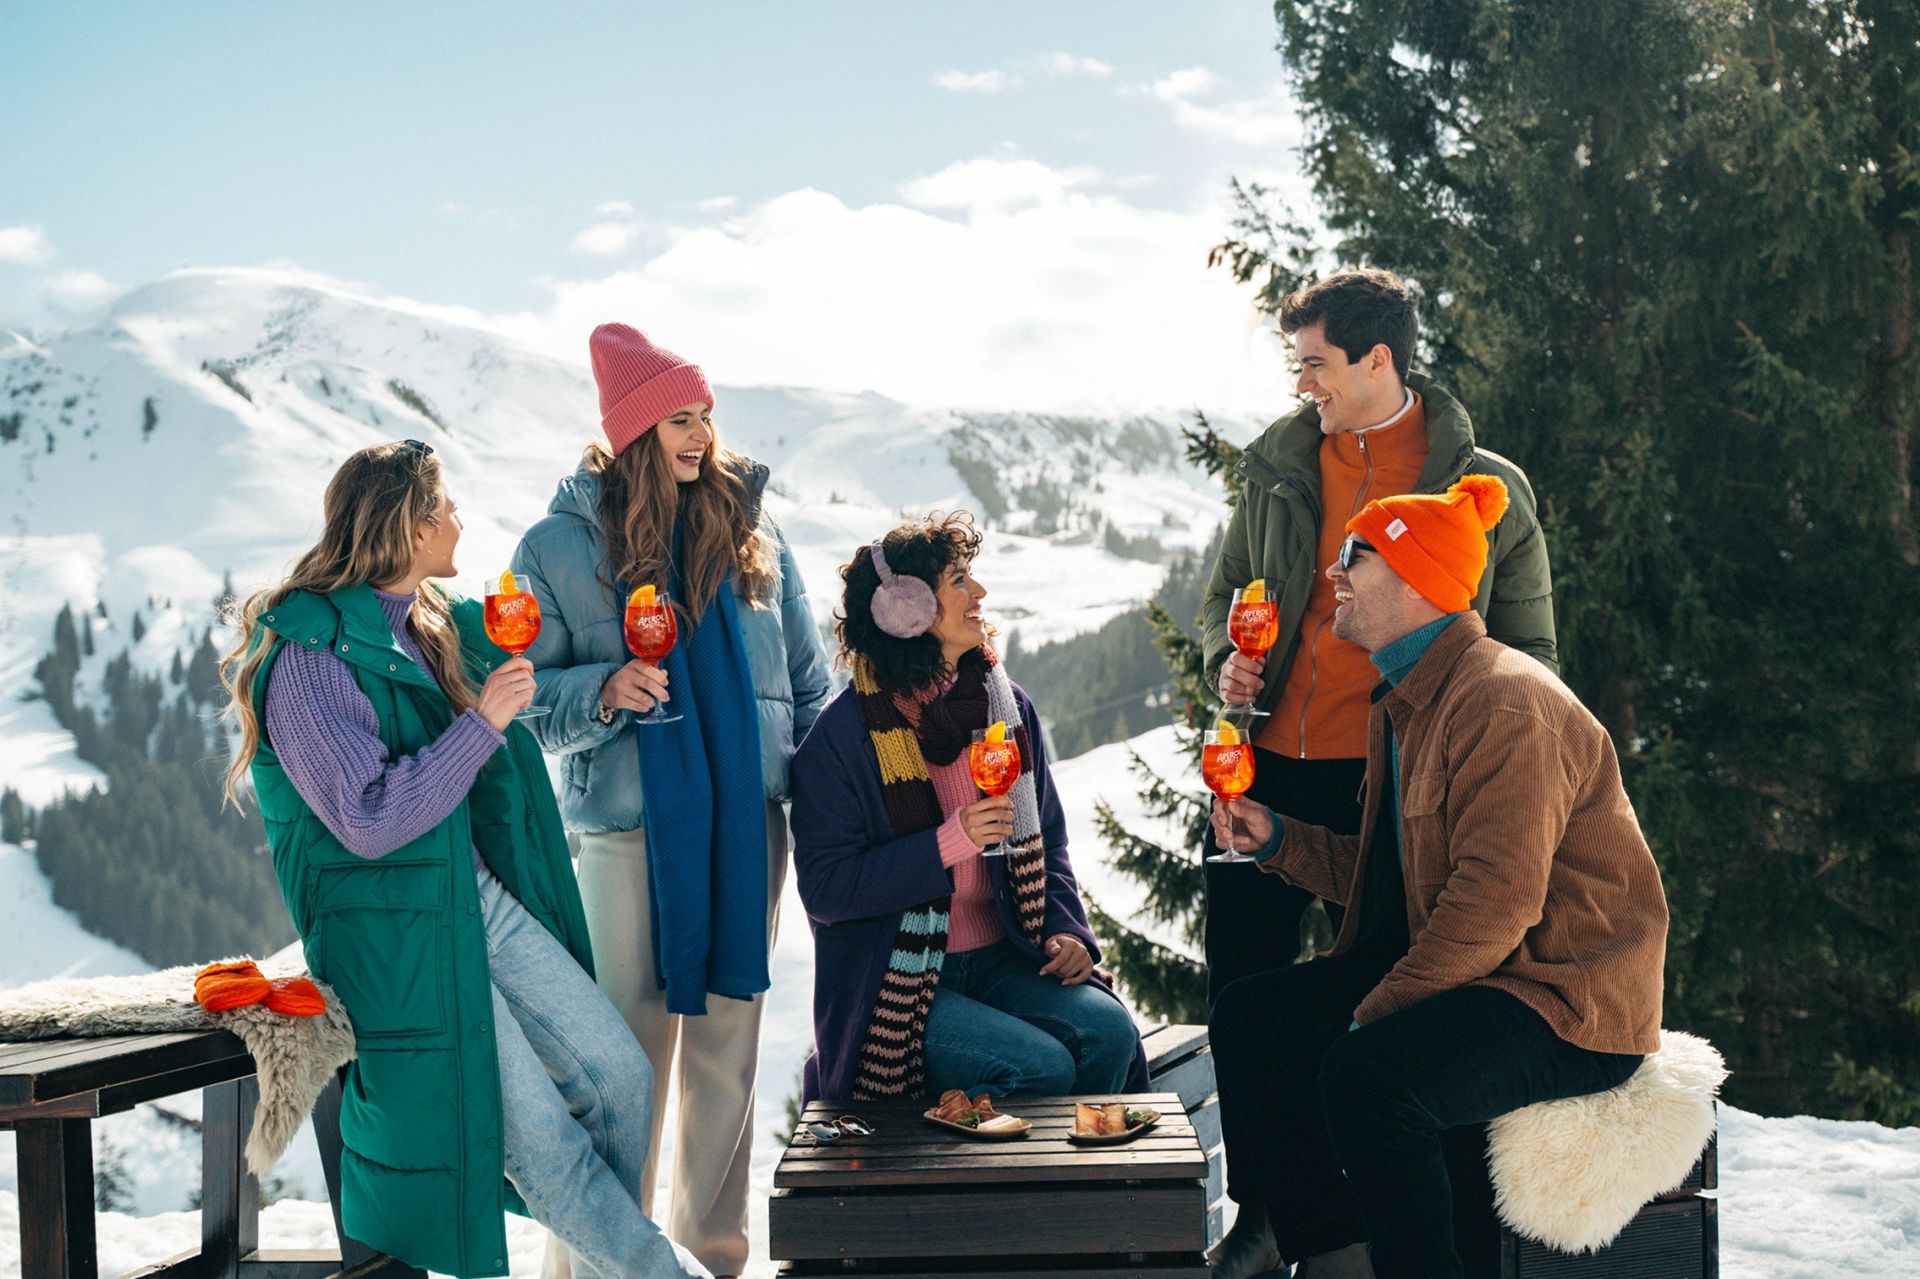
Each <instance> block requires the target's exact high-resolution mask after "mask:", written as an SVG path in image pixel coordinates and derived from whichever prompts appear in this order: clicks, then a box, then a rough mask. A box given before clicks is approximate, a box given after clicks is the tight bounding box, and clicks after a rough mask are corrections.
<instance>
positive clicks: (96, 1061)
mask: <svg viewBox="0 0 1920 1279" xmlns="http://www.w3.org/2000/svg"><path fill="white" fill-rule="evenodd" d="M137 1039H138V1041H139V1046H138V1047H132V1046H129V1045H128V1044H126V1043H117V1044H116V1043H115V1042H113V1041H93V1042H92V1043H91V1044H89V1045H88V1046H86V1047H83V1048H81V1049H79V1050H78V1051H76V1052H73V1053H71V1054H66V1055H63V1056H62V1057H61V1058H59V1059H58V1060H53V1059H49V1060H48V1061H46V1062H45V1063H43V1064H42V1065H41V1066H35V1067H33V1068H32V1070H31V1071H30V1072H29V1073H21V1074H15V1075H11V1076H0V1103H5V1102H15V1103H18V1102H40V1101H53V1100H57V1099H59V1098H62V1097H68V1096H72V1095H73V1094H75V1093H81V1092H92V1091H95V1090H97V1089H100V1088H110V1087H113V1086H115V1085H119V1084H128V1083H132V1082H134V1081H136V1080H140V1079H147V1078H151V1077H153V1076H156V1075H164V1074H167V1073H169V1072H172V1071H177V1070H186V1069H190V1068H192V1067H195V1066H200V1065H204V1064H206V1063H208V1062H214V1061H227V1060H232V1059H235V1058H238V1059H241V1060H247V1061H250V1060H251V1058H249V1057H248V1056H247V1050H246V1046H245V1045H243V1044H242V1043H241V1042H240V1040H239V1038H238V1037H237V1036H235V1035H232V1034H229V1033H228V1032H226V1031H224V1030H208V1031H193V1032H188V1033H182V1034H169V1035H144V1036H138V1037H137Z"/></svg>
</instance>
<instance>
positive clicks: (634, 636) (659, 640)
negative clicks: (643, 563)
mask: <svg viewBox="0 0 1920 1279" xmlns="http://www.w3.org/2000/svg"><path fill="white" fill-rule="evenodd" d="M625 629H626V635H627V648H628V649H629V650H631V651H632V653H633V655H634V656H635V657H637V658H639V659H640V660H641V661H643V662H645V663H646V664H647V665H649V666H658V665H660V663H662V662H664V661H666V660H667V654H668V653H671V652H672V651H673V646H674V645H675V644H677V643H678V642H679V640H680V623H679V622H678V621H676V620H675V619H674V616H673V601H672V600H671V599H670V598H668V596H667V593H666V592H665V591H656V592H655V593H654V597H653V602H652V603H650V604H649V603H644V602H635V601H633V600H629V601H628V602H627V617H626V627H625ZM679 718H680V716H678V715H669V714H667V713H666V712H665V711H663V710H661V709H660V703H659V702H658V701H656V702H654V704H653V709H652V710H649V711H647V712H646V713H645V714H642V715H636V716H634V717H633V722H634V723H636V724H671V723H674V722H675V721H677V720H678V719H679Z"/></svg>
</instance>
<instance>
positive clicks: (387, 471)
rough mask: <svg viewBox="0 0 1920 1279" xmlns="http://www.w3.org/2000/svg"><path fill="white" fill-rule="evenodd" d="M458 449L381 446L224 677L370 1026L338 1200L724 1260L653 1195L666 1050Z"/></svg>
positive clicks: (437, 1229) (357, 1219)
mask: <svg viewBox="0 0 1920 1279" xmlns="http://www.w3.org/2000/svg"><path fill="white" fill-rule="evenodd" d="M459 541H460V517H459V514H458V513H457V511H456V510H455V507H454V503H453V500H452V498H451V497H450V496H449V495H448V494H447V492H446V489H445V486H444V485H443V483H442V481H441V473H440V465H439V462H438V461H437V459H435V458H434V456H433V450H432V449H431V448H429V447H428V446H426V445H424V444H421V443H419V442H418V441H415V440H408V441H406V442H404V443H400V444H382V445H376V446H374V447H372V448H368V449H362V450H361V451H360V452H358V453H355V454H354V455H353V456H352V457H350V458H348V459H347V460H346V462H345V463H343V464H342V465H341V467H340V469H339V471H338V472H336V473H335V475H334V477H333V480H332V482H331V483H330V484H329V485H328V486H327V492H326V499H325V527H324V529H323V531H322V533H321V536H320V540H319V542H318V544H316V545H315V546H314V547H313V548H312V549H311V550H309V551H307V552H306V553H305V554H304V555H302V556H301V557H300V559H299V560H298V561H297V562H296V563H295V565H294V568H293V571H292V573H291V574H290V575H289V577H288V578H287V580H286V581H284V582H282V583H281V584H280V585H278V586H276V587H272V588H270V589H267V590H264V591H261V592H259V593H257V594H255V595H254V596H253V597H252V598H251V599H249V600H248V601H247V602H246V605H245V606H244V608H242V609H241V611H240V615H239V617H238V619H237V624H238V627H239V630H240V642H239V644H238V645H237V646H236V647H235V648H234V650H233V651H232V652H231V653H229V654H227V656H226V659H225V661H224V662H223V664H222V676H223V678H224V679H225V681H226V684H227V687H228V690H229V691H230V692H231V693H232V695H233V705H232V716H233V719H234V720H235V722H236V724H237V726H238V729H239V737H240V740H239V748H238V750H237V751H236V753H235V756H234V760H233V764H232V767H231V768H230V769H229V771H228V774H227V791H228V795H229V797H231V798H236V799H237V790H238V788H239V786H240V782H241V778H242V777H243V776H248V775H250V776H251V778H252V783H253V791H254V794H255V797H256V798H257V799H258V801H259V804H260V811H261V814H262V816H263V817H264V818H265V821H266V827H267V841H268V843H269V845H270V846H271V848H272V850H273V863H274V870H275V872H276V874H277V875H278V876H279V879H280V889H281V892H282V893H283V894H284V896H285V897H286V901H287V909H288V911H289V912H290V913H291V914H292V916H293V922H294V926H295V927H296V928H297V929H298V930H299V932H300V937H301V940H302V942H303V943H304V945H305V949H306V955H307V962H308V966H309V967H310V968H311V970H312V972H313V975H314V976H315V977H317V978H319V979H320V980H322V981H324V982H326V983H328V984H329V985H330V986H332V987H333V989H334V991H335V993H336V994H337V995H338V996H339V997H340V999H341V1001H342V1003H344V1004H345V1006H346V1009H347V1012H348V1014H349V1015H350V1016H351V1017H352V1019H353V1026H354V1035H355V1038H356V1040H357V1045H358V1055H357V1057H356V1059H355V1061H354V1062H353V1064H352V1065H351V1066H350V1067H349V1068H348V1071H349V1073H348V1076H347V1080H346V1086H345V1088H344V1090H343V1093H342V1100H341V1107H340V1129H341V1136H342V1139H343V1141H344V1144H345V1150H344V1152H343V1154H342V1157H341V1167H340V1179H341V1191H342V1194H341V1215H342V1219H343V1221H344V1223H345V1226H346V1229H347V1231H348V1232H349V1233H350V1234H352V1235H353V1236H354V1237H355V1238H357V1239H359V1240H360V1241H361V1242H363V1243H366V1244H368V1245H370V1246H372V1247H374V1248H378V1249H380V1250H381V1251H383V1252H386V1253H389V1254H391V1255H393V1256H396V1257H399V1258H401V1259H402V1260H404V1261H407V1262H410V1263H411V1264H413V1265H415V1266H418V1267H420V1268H422V1269H427V1270H434V1271H438V1272H440V1273H443V1274H450V1275H457V1276H463V1277H464V1276H490V1275H504V1274H506V1273H507V1246H506V1244H507V1241H506V1230H505V1222H504V1218H503V1211H504V1210H508V1209H511V1210H513V1211H518V1212H523V1213H526V1214H527V1215H529V1216H532V1217H533V1218H534V1219H536V1220H538V1221H540V1222H541V1223H542V1224H544V1225H546V1226H547V1227H548V1228H549V1229H550V1230H552V1231H553V1232H554V1233H555V1234H556V1235H557V1236H559V1237H560V1238H562V1239H564V1240H566V1242H567V1243H568V1244H570V1245H571V1246H572V1248H573V1250H574V1252H575V1254H576V1255H577V1256H578V1257H580V1258H581V1259H582V1261H583V1262H584V1263H585V1264H586V1265H587V1266H589V1267H591V1269H592V1271H593V1272H594V1273H595V1274H597V1275H600V1276H604V1277H605V1279H615V1277H616V1276H619V1277H621V1279H625V1277H626V1276H635V1277H637V1276H641V1275H647V1276H656V1275H700V1276H705V1275H706V1274H707V1272H706V1271H705V1270H704V1269H703V1268H701V1266H700V1265H699V1263H698V1262H696V1261H694V1260H693V1258H692V1257H691V1256H690V1255H689V1254H687V1253H685V1252H684V1251H683V1250H681V1249H679V1248H677V1247H676V1246H675V1245H674V1244H672V1243H671V1242H670V1241H669V1240H668V1239H667V1238H666V1236H665V1235H664V1234H662V1233H661V1231H660V1229H659V1227H658V1226H656V1225H654V1223H653V1222H651V1221H649V1220H648V1219H647V1218H646V1216H645V1215H644V1214H643V1213H642V1212H641V1210H640V1177H641V1170H642V1169H643V1168H644V1166H645V1164H646V1157H647V1146H648V1140H649V1132H650V1129H651V1122H652V1116H651V1113H650V1111H651V1108H652V1101H651V1098H652V1091H653V1071H652V1068H651V1066H650V1065H649V1064H648V1061H647V1058H646V1055H645V1054H644V1053H643V1052H642V1051H641V1049H640V1047H639V1045H638V1044H637V1043H636V1042H635V1041H634V1038H633V1035H632V1034H631V1032H629V1031H628V1029H627V1027H626V1024H625V1022H623V1021H622V1020H621V1018H620V1016H619V1014H618V1013H616V1012H615V1011H614V1009H613V1007H612V1005H611V1004H609V1003H608V1002H607V1000H606V997H605V996H603V995H602V994H601V993H600V990H599V987H598V986H596V985H595V984H594V980H593V957H592V954H591V951H590V949H589V946H588V942H587V928H586V921H585V918H584V916H583V914H582V912H581V906H580V895H579V892H578V890H577V889H576V888H575V886H574V879H573V874H572V868H571V865H570V863H569V861H568V857H567V849H566V844H565V839H564V836H563V833H562V831H561V826H560V817H559V812H558V809H557V808H556V806H555V804H554V799H553V792H552V790H551V789H550V787H549V784H548V781H547V775H546V770H545V768H544V766H543V765H542V762H541V756H540V750H539V747H538V746H537V745H535V743H534V741H533V739H532V737H531V736H530V735H529V734H528V733H527V731H526V730H525V729H524V728H522V727H520V726H519V725H517V724H515V723H514V721H513V715H514V713H515V712H517V711H519V710H521V709H523V708H524V707H526V705H527V704H528V703H529V702H530V701H531V700H532V695H533V688H534V682H533V670H532V667H531V666H530V665H529V664H528V663H527V662H526V660H525V659H523V658H509V657H508V656H507V654H506V653H505V652H503V651H502V650H501V649H499V648H496V647H495V646H494V645H493V644H492V643H491V642H490V641H489V640H488V639H487V638H486V635H485V632H484V629H483V627H482V624H481V619H480V613H481V610H480V606H479V604H478V603H477V602H475V601H470V600H461V599H457V598H454V597H452V596H450V595H448V594H447V593H446V592H444V591H443V590H442V589H441V588H440V587H438V586H435V585H432V584H431V583H430V579H433V578H445V577H451V576H452V575H453V573H454V571H455V570H454V554H455V550H456V548H457V547H458V545H459Z"/></svg>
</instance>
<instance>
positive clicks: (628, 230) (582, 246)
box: [573, 222, 640, 257]
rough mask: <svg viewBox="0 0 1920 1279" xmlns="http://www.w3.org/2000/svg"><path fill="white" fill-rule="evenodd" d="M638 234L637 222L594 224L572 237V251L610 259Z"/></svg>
mask: <svg viewBox="0 0 1920 1279" xmlns="http://www.w3.org/2000/svg"><path fill="white" fill-rule="evenodd" d="M639 234H640V224H639V223H637V222H596V223H594V224H593V225H592V226H590V227H588V228H586V229H585V230H584V231H582V232H580V234H579V235H576V236H574V237H573V249H574V252H576V253H595V254H598V255H600V256H602V257H611V256H613V255H614V254H616V253H619V252H621V251H622V250H624V249H625V248H626V247H627V246H628V245H629V244H632V243H633V241H634V239H635V238H636V237H637V236H638V235H639Z"/></svg>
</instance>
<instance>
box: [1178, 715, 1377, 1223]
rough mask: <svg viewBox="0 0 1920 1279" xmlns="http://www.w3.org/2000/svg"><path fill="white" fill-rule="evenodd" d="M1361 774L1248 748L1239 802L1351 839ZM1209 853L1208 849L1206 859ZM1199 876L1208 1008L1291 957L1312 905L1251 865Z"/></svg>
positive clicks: (1340, 763)
mask: <svg viewBox="0 0 1920 1279" xmlns="http://www.w3.org/2000/svg"><path fill="white" fill-rule="evenodd" d="M1366 775H1367V761H1366V760H1364V759H1289V758H1287V757H1286V756H1285V755H1276V754H1274V753H1273V752H1272V751H1263V750H1260V749H1258V748H1256V749H1255V750H1254V752H1253V788H1252V789H1251V790H1249V791H1248V792H1247V797H1248V798H1249V799H1253V800H1257V801H1259V802H1260V803H1262V804H1265V805H1266V806H1267V807H1268V808H1271V809H1273V810H1274V811H1275V812H1277V813H1281V814H1284V815H1285V816H1288V817H1292V818H1294V819H1296V820H1298V821H1303V822H1309V823H1311V824H1313V825H1315V826H1325V827H1327V828H1328V829H1329V830H1333V831H1336V832H1338V833H1339V834H1342V835H1352V834H1357V833H1359V830H1360V803H1359V791H1360V781H1361V779H1362V778H1364V777H1365V776H1366ZM1216 851H1218V850H1216V849H1214V848H1213V847H1212V846H1211V845H1209V847H1208V849H1207V852H1208V854H1209V855H1211V854H1212V853H1214V852H1216ZM1206 875H1207V918H1206V952H1207V1002H1208V1004H1212V1002H1213V1001H1214V999H1215V998H1216V997H1217V996H1218V995H1219V994H1220V992H1221V991H1222V990H1225V989H1226V988H1227V987H1228V986H1229V985H1231V984H1232V983H1233V982H1236V981H1238V980H1239V979H1240V978H1242V977H1251V976H1252V975H1253V974H1254V973H1264V972H1267V971H1269V970H1271V969H1274V968H1284V967H1286V966H1287V965H1289V964H1291V963H1293V962H1294V961H1295V960H1296V959H1298V958H1299V955H1300V916H1301V913H1302V912H1304V911H1305V910H1306V909H1307V907H1308V906H1310V905H1312V904H1313V894H1312V893H1310V892H1308V891H1307V890H1306V889H1304V888H1295V887H1294V886H1293V885H1292V884H1289V883H1287V882H1286V881H1285V880H1283V879H1281V878H1280V877H1279V876H1278V875H1269V874H1267V873H1266V872H1265V871H1263V870H1261V869H1260V868H1259V867H1258V866H1256V865H1254V864H1253V863H1251V862H1232V863H1226V864H1209V865H1208V866H1207V868H1206ZM1327 914H1328V916H1329V917H1331V918H1332V920H1333V926H1334V928H1335V929H1338V928H1339V927H1340V908H1339V907H1338V906H1334V905H1331V904H1330V905H1329V906H1328V907H1327ZM1234 1197H1235V1198H1236V1199H1238V1198H1239V1196H1238V1195H1235V1196H1234Z"/></svg>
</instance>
